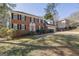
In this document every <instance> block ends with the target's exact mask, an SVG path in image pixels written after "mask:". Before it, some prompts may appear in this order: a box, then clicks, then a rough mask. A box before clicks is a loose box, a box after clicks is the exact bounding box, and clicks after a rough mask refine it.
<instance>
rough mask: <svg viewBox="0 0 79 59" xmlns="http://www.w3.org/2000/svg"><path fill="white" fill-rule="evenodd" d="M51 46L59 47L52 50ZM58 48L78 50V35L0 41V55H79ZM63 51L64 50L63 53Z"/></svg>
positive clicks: (72, 51)
mask: <svg viewBox="0 0 79 59" xmlns="http://www.w3.org/2000/svg"><path fill="white" fill-rule="evenodd" d="M45 46H46V47H45ZM51 46H55V47H56V46H59V47H56V48H52V47H51ZM60 46H69V47H73V48H75V49H79V35H52V34H51V35H44V36H43V37H39V36H29V37H21V38H15V39H14V40H9V41H0V55H8V56H11V55H12V56H25V55H26V56H27V55H79V54H78V52H79V51H77V52H76V51H74V50H72V49H73V48H72V49H70V48H61V47H60ZM64 49H66V50H65V51H64ZM48 51H49V52H48ZM67 51H71V52H67ZM66 52H67V53H66ZM69 53H71V54H69Z"/></svg>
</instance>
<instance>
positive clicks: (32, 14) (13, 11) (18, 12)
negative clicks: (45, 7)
mask: <svg viewBox="0 0 79 59" xmlns="http://www.w3.org/2000/svg"><path fill="white" fill-rule="evenodd" d="M12 12H18V13H23V14H26V15H31V16H35V17H38V18H42V19H43V17H41V16H36V15H33V14H30V13H26V12H23V11H14V10H12Z"/></svg>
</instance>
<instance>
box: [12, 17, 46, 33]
mask: <svg viewBox="0 0 79 59" xmlns="http://www.w3.org/2000/svg"><path fill="white" fill-rule="evenodd" d="M37 20H38V19H35V24H36V29H38V28H39V25H40V26H41V28H42V27H43V28H44V24H43V23H41V22H40V23H39V22H37ZM11 23H13V24H14V23H15V24H22V23H23V22H22V20H18V19H13V20H11ZM24 23H25V25H26V32H29V31H30V29H29V26H30V17H29V16H26V21H24ZM20 31H21V30H20ZM20 31H18V33H21V32H20ZM19 35H20V34H19Z"/></svg>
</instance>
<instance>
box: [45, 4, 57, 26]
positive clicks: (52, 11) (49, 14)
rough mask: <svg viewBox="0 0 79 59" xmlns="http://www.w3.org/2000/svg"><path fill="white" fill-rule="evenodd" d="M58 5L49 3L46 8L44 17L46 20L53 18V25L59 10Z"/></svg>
mask: <svg viewBox="0 0 79 59" xmlns="http://www.w3.org/2000/svg"><path fill="white" fill-rule="evenodd" d="M56 6H57V4H55V3H48V4H47V8H45V12H46V13H45V15H44V18H45V19H46V20H49V19H50V20H52V21H53V25H55V16H56V14H57V10H56Z"/></svg>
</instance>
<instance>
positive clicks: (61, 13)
mask: <svg viewBox="0 0 79 59" xmlns="http://www.w3.org/2000/svg"><path fill="white" fill-rule="evenodd" d="M46 6H47V4H46V3H17V4H16V7H15V9H14V10H17V11H23V12H26V13H30V14H33V15H37V16H44V13H45V10H44V8H46ZM56 10H57V11H58V17H59V19H63V18H66V17H68V16H69V15H71V14H72V13H74V12H76V11H79V4H77V3H61V4H58V5H57V7H56Z"/></svg>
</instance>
